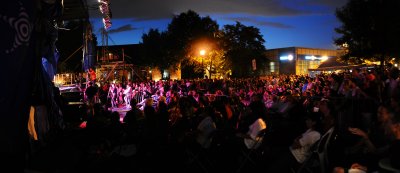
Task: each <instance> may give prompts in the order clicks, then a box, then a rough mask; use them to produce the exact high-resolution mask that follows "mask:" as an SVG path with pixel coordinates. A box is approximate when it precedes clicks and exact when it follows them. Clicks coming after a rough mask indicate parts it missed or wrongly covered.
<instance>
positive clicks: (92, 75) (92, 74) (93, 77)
mask: <svg viewBox="0 0 400 173" xmlns="http://www.w3.org/2000/svg"><path fill="white" fill-rule="evenodd" d="M89 79H90V81H92V82H96V72H95V71H94V70H93V68H89Z"/></svg>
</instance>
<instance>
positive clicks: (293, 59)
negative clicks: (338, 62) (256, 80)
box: [266, 47, 339, 75]
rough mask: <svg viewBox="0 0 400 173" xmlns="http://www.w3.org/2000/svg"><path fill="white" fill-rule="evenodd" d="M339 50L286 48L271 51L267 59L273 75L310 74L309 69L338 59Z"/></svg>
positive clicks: (267, 53)
mask: <svg viewBox="0 0 400 173" xmlns="http://www.w3.org/2000/svg"><path fill="white" fill-rule="evenodd" d="M338 54H339V50H329V49H316V48H304V47H286V48H277V49H269V50H267V51H266V57H267V58H268V59H269V60H270V63H269V69H270V72H271V74H296V75H303V74H309V69H315V68H318V66H319V65H320V64H321V63H322V62H324V61H326V60H328V59H331V58H337V56H338Z"/></svg>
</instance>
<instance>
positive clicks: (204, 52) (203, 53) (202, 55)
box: [200, 49, 206, 78]
mask: <svg viewBox="0 0 400 173" xmlns="http://www.w3.org/2000/svg"><path fill="white" fill-rule="evenodd" d="M205 54H206V51H205V50H204V49H202V50H200V56H201V68H202V69H201V70H202V72H203V78H204V65H203V59H204V55H205Z"/></svg>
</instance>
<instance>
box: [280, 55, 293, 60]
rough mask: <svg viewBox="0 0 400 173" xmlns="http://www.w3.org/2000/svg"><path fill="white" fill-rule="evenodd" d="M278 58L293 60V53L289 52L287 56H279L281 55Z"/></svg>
mask: <svg viewBox="0 0 400 173" xmlns="http://www.w3.org/2000/svg"><path fill="white" fill-rule="evenodd" d="M279 60H289V61H292V60H293V55H292V54H290V55H288V56H281V57H279Z"/></svg>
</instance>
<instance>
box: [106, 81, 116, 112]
mask: <svg viewBox="0 0 400 173" xmlns="http://www.w3.org/2000/svg"><path fill="white" fill-rule="evenodd" d="M108 97H109V98H110V99H111V107H113V108H114V107H116V106H117V105H118V103H117V87H116V86H115V84H114V83H112V84H111V86H110V88H109V90H108Z"/></svg>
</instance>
